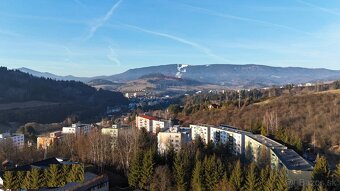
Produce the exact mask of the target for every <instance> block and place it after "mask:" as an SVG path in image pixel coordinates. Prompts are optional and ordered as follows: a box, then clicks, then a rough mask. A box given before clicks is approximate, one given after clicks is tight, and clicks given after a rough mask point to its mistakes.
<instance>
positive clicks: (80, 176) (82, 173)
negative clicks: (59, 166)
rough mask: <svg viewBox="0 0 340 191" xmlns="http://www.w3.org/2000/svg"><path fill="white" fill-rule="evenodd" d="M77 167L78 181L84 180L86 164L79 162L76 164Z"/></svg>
mask: <svg viewBox="0 0 340 191" xmlns="http://www.w3.org/2000/svg"><path fill="white" fill-rule="evenodd" d="M76 166H77V167H76V169H77V173H76V175H77V176H76V182H80V183H82V182H84V179H85V169H84V165H82V164H77V165H76Z"/></svg>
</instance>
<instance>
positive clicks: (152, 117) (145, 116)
mask: <svg viewBox="0 0 340 191" xmlns="http://www.w3.org/2000/svg"><path fill="white" fill-rule="evenodd" d="M139 117H142V118H145V119H149V120H158V118H157V117H154V116H149V115H139Z"/></svg>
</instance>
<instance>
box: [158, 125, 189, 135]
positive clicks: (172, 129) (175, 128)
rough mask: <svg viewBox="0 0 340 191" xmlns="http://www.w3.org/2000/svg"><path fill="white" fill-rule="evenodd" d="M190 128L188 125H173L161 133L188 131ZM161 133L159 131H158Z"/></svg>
mask: <svg viewBox="0 0 340 191" xmlns="http://www.w3.org/2000/svg"><path fill="white" fill-rule="evenodd" d="M190 132H191V129H190V128H189V127H180V126H179V125H175V126H173V127H170V128H169V129H168V130H166V131H164V132H163V133H190ZM160 133H161V132H160Z"/></svg>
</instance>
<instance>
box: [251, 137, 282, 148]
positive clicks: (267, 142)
mask: <svg viewBox="0 0 340 191" xmlns="http://www.w3.org/2000/svg"><path fill="white" fill-rule="evenodd" d="M247 136H248V137H250V138H252V139H254V140H256V141H257V142H259V143H261V144H263V145H265V146H267V147H269V148H271V149H287V147H286V146H285V145H282V144H280V143H278V142H276V141H274V140H272V139H270V138H268V137H266V136H263V135H256V134H247Z"/></svg>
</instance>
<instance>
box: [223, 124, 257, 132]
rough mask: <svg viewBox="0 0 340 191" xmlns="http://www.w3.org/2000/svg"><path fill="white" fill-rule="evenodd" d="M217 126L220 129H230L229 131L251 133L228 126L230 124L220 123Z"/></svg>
mask: <svg viewBox="0 0 340 191" xmlns="http://www.w3.org/2000/svg"><path fill="white" fill-rule="evenodd" d="M217 128H218V129H222V130H227V131H231V132H234V133H244V134H252V133H251V132H248V131H244V130H240V129H238V128H236V127H233V126H230V125H220V126H219V127H217Z"/></svg>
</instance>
